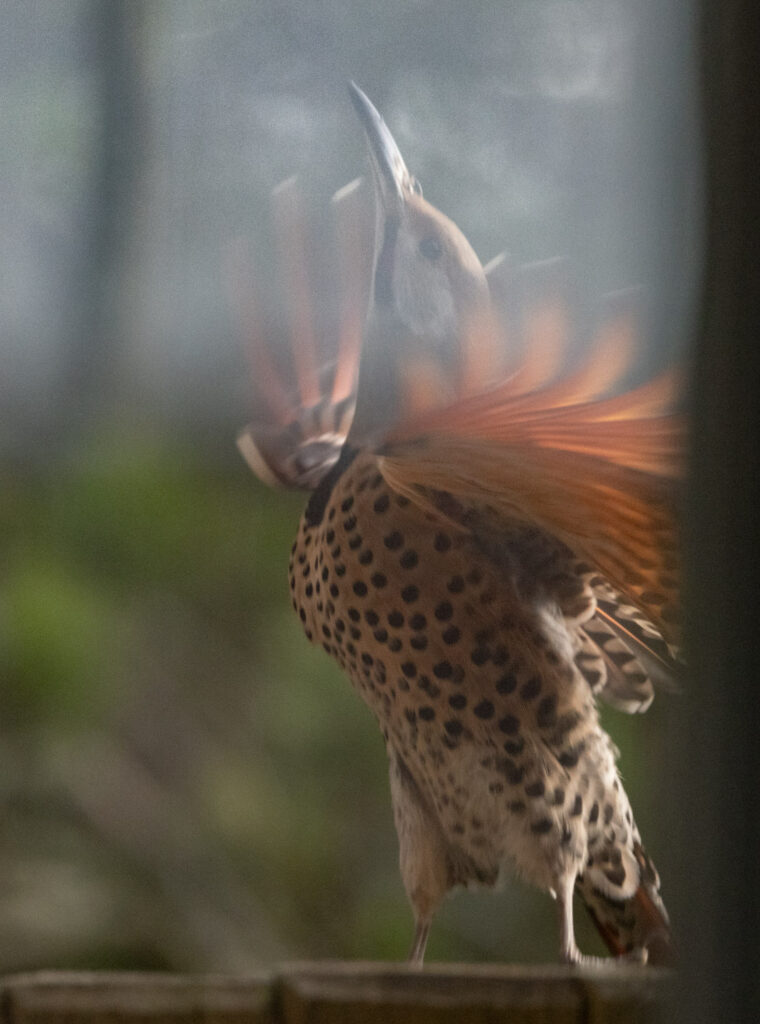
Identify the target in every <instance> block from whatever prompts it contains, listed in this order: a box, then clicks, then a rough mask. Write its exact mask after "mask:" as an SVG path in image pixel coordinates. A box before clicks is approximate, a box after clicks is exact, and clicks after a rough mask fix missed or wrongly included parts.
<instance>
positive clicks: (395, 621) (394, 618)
mask: <svg viewBox="0 0 760 1024" xmlns="http://www.w3.org/2000/svg"><path fill="white" fill-rule="evenodd" d="M388 624H389V625H391V626H393V628H394V629H400V628H401V626H403V625H404V616H403V615H402V614H401V612H399V611H392V612H389V613H388Z"/></svg>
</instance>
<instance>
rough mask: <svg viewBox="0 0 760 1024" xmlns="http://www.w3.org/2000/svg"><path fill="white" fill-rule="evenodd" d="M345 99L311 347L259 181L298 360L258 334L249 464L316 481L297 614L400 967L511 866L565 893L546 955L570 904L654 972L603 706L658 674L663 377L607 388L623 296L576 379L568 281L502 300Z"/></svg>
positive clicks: (666, 509)
mask: <svg viewBox="0 0 760 1024" xmlns="http://www.w3.org/2000/svg"><path fill="white" fill-rule="evenodd" d="M352 98H353V100H354V104H355V106H356V108H357V111H358V113H359V115H360V117H361V119H362V122H363V124H364V128H365V132H366V134H367V138H368V142H369V147H370V158H371V159H370V162H371V166H372V171H373V180H374V186H375V196H376V225H375V248H374V261H373V267H372V288H371V291H370V295H369V298H368V302H369V313H368V316H367V318H366V325H365V328H364V332H363V339H362V340H361V344H360V339H359V325H360V320H359V317H358V316H357V305H358V304H359V302H361V301H364V300H365V297H366V292H367V290H366V287H364V286H363V285H362V283H361V282H360V280H359V276H358V274H357V267H358V266H359V263H360V261H359V260H358V258H357V253H358V251H359V242H358V239H359V236H360V232H359V231H358V226H359V224H360V223H361V219H362V216H363V214H362V212H361V204H360V196H361V192H360V190H357V189H356V188H355V187H353V186H352V187H351V188H349V189H347V190H341V192H340V193H338V194H337V196H336V198H335V200H334V203H333V213H334V216H335V221H336V226H337V231H336V238H337V241H338V244H337V265H338V267H339V274H338V278H339V279H340V280H341V281H342V282H343V284H342V294H341V297H340V301H339V302H338V303H337V306H338V308H339V309H340V316H339V320H338V323H337V324H335V325H334V330H333V336H332V339H330V338H328V339H327V340H326V339H325V338H324V337H317V335H318V333H319V332H318V330H317V328H316V327H315V324H316V322H317V321H316V319H315V317H314V315H313V309H312V301H311V298H310V294H309V286H308V280H309V266H308V259H307V253H308V251H309V247H308V245H307V244H306V227H305V223H304V220H303V217H302V214H301V213H300V210H299V206H298V202H297V201H296V199H295V198H293V196H292V195H291V198H290V199H289V200H288V203H286V204H285V206H283V203H284V197H286V196H288V195H290V194H291V193H292V189H293V186H292V185H288V186H287V187H286V188H285V189H280V190H278V192H277V194H276V198H275V204H276V218H275V223H276V225H277V231H278V235H279V237H280V259H281V263H282V266H283V279H284V281H285V283H286V287H287V291H288V298H289V306H290V310H291V313H290V322H291V328H292V330H291V348H292V356H291V357H288V358H284V357H283V356H282V355H280V356H279V357H274V356H273V355H272V354H271V353H269V352H268V351H267V350H266V349H267V346H266V345H264V344H263V341H262V337H261V332H260V331H256V330H253V331H252V332H251V336H252V337H253V338H255V347H256V349H257V354H256V365H257V367H258V370H259V387H258V392H259V409H258V418H257V420H255V421H254V423H253V424H251V426H249V428H248V429H247V430H246V431H245V432H244V433H243V434H242V435H241V439H240V446H241V450H242V451H243V454H244V455H245V456H246V457H247V458H248V460H249V462H250V463H251V465H252V467H253V468H254V470H255V471H257V472H258V473H259V474H260V475H262V476H263V477H264V478H265V479H268V480H269V481H270V482H272V481H277V482H279V483H284V484H286V485H290V486H301V487H304V486H305V487H308V488H310V489H312V490H313V495H312V498H311V500H310V502H309V505H308V507H307V509H306V512H305V514H304V517H303V520H302V523H301V527H300V529H299V534H298V537H297V540H296V544H295V545H294V550H293V553H292V558H291V564H290V577H291V589H292V594H293V605H294V608H295V609H296V610H297V611H298V613H299V616H300V618H301V621H302V623H303V626H304V629H305V631H306V634H307V637H308V638H309V639H310V640H312V641H313V642H315V643H321V645H322V646H323V647H324V648H325V650H326V651H327V652H328V653H329V654H331V655H332V656H333V657H335V658H336V659H337V661H338V662H339V663H340V664H341V666H342V667H343V668H344V669H345V670H346V671H347V672H348V674H349V676H350V677H351V679H352V681H353V683H354V685H355V686H356V688H357V689H358V690H359V692H360V693H361V695H362V697H363V698H364V700H365V701H366V702H367V703H368V705H369V706H370V708H371V709H372V710H373V712H374V713H375V715H376V716H377V718H378V720H379V722H380V725H381V727H382V729H383V733H384V736H385V738H386V743H387V746H388V753H389V759H390V764H391V795H392V799H393V804H394V814H395V819H396V826H397V831H398V834H399V842H400V850H401V853H400V857H401V870H402V876H403V878H404V883H405V885H406V888H407V892H408V894H409V898H410V901H411V903H412V906H413V909H414V912H415V920H416V926H417V931H416V937H415V943H414V947H413V950H412V960H413V961H415V962H421V960H422V956H423V954H424V947H425V941H426V937H427V932H428V929H429V926H430V921H431V919H432V915H433V913H434V912H435V909H436V907H437V906H438V903H439V902H440V900H441V899H442V898H443V896H444V895H445V893H446V892H447V891H448V890H449V889H450V888H451V887H452V886H454V885H457V884H470V883H472V882H476V883H479V884H487V885H490V884H494V882H495V881H496V880H497V879H498V877H499V875H500V873H501V871H502V870H503V868H504V867H505V865H506V864H507V863H510V862H511V863H512V864H514V865H516V866H517V868H518V870H520V871H521V872H522V873H523V874H524V875H525V876H526V877H527V878H528V879H530V880H532V881H533V882H535V883H536V884H538V885H540V886H542V887H545V888H549V889H552V890H553V891H554V892H555V893H556V894H557V896H558V902H559V907H560V932H561V950H562V955H563V956H564V957H565V958H567V959H570V960H577V959H579V958H580V954H579V953H578V950H577V947H576V946H575V940H574V933H573V920H572V892H573V889H574V888H576V889H577V891H578V892H579V893H580V895H581V897H582V898H583V900H584V901H585V902H586V903H587V905H588V906H589V909H590V911H591V914H592V917H593V918H594V920H595V921H596V923H597V925H598V927H599V930H600V932H601V934H602V936H603V937H604V938H605V941H607V943H608V945H609V946H610V949H611V950H612V951H613V952H615V953H617V954H621V953H631V954H633V955H636V956H644V957H645V955H646V953H645V952H642V951H644V950H645V949H646V948H647V947H649V948H650V949H651V950H652V952H653V953H654V954H656V955H657V957H658V958H664V957H667V956H668V955H669V952H670V938H669V929H668V924H667V915H666V914H665V910H664V907H663V905H662V901H661V900H660V897H659V892H658V890H659V879H658V878H657V874H656V871H655V870H654V867H653V865H652V864H651V861H649V859H648V857H647V856H646V854H645V853H644V850H643V848H642V846H641V841H640V838H639V836H638V832H637V830H636V826H635V824H634V823H633V818H632V815H631V810H630V806H629V804H628V801H627V798H626V796H625V793H624V792H623V790H622V786H621V785H620V781H619V779H618V777H617V772H616V769H615V750H614V747H613V745H612V744H611V742H610V741H609V739H608V738H607V736H606V735H605V734H604V732H603V731H602V729H601V726H600V724H599V719H598V715H597V711H596V707H595V703H594V697H595V696H600V697H602V698H604V699H606V700H608V701H609V702H610V703H612V704H613V705H615V706H616V707H618V708H620V709H622V710H625V711H628V712H636V711H643V710H645V709H646V708H647V707H648V706H649V704H650V703H651V700H652V697H653V693H654V690H653V680H654V681H659V680H660V679H661V678H663V677H666V676H668V675H669V674H670V673H671V672H672V671H673V669H674V667H675V661H674V657H675V656H676V645H677V643H678V581H677V567H678V540H677V530H676V501H677V491H678V478H679V474H680V458H681V448H682V437H683V424H682V422H681V421H680V420H679V418H678V417H676V416H674V415H673V413H672V408H673V405H674V402H675V400H676V397H677V375H676V374H675V373H664V374H662V375H661V376H660V377H658V378H656V379H655V380H653V381H651V382H648V383H644V384H641V385H639V386H637V387H634V388H632V389H630V388H629V389H625V388H622V386H621V380H623V379H624V378H625V375H626V373H628V372H629V370H630V367H631V364H632V363H633V361H634V358H635V353H636V347H637V333H636V327H635V318H634V317H633V315H632V309H631V304H630V303H628V304H626V303H625V302H618V303H617V304H615V305H614V306H613V308H611V309H610V310H609V311H608V313H607V315H605V316H604V317H602V319H601V320H600V322H599V324H598V325H597V328H596V329H595V331H594V336H593V338H592V341H591V344H590V345H589V349H588V355H587V357H586V359H585V361H584V362H583V363H582V364H581V365H580V366H579V367H577V368H575V369H570V368H568V367H567V363H568V361H569V360H568V354H567V339H568V338H569V336H570V334H571V324H572V319H573V317H572V304H571V301H570V299H569V297H568V295H567V293H566V291H565V290H563V288H562V287H559V286H557V285H556V282H555V283H553V284H550V286H549V287H548V288H547V289H546V292H545V295H544V297H543V298H542V299H540V300H538V301H536V300H535V299H532V300H531V301H530V302H528V301H525V302H523V303H522V305H520V304H519V303H518V304H517V306H515V304H513V303H512V302H511V300H510V294H511V292H510V288H509V286H508V284H507V282H508V281H509V280H510V279H511V278H512V277H514V276H518V277H519V274H520V271H517V270H515V269H514V268H511V267H509V268H508V267H507V266H506V264H505V263H503V262H499V261H495V262H494V263H493V264H492V265H490V266H489V268H488V269H489V273H488V274H487V273H486V272H485V271H484V270H483V268H482V267H481V265H480V262H479V261H478V259H477V257H476V256H475V253H474V252H473V250H472V248H471V247H470V245H469V243H468V242H467V240H466V239H465V237H464V235H462V233H461V231H460V230H459V229H458V228H457V227H456V225H454V224H453V223H452V222H451V221H450V220H449V219H448V218H446V217H445V216H444V215H443V214H441V213H440V211H438V210H436V209H435V208H434V207H432V206H431V205H430V204H429V203H427V202H426V201H425V200H424V199H423V198H422V196H421V194H420V192H419V188H418V186H417V185H416V183H415V181H414V179H413V178H412V176H411V175H410V174H409V172H408V170H407V169H406V166H405V164H404V162H403V160H402V158H401V155H400V154H399V152H398V150H397V148H396V146H395V143H394V142H393V139H392V137H391V136H390V133H389V132H388V129H387V127H386V126H385V124H384V122H383V121H382V119H381V118H380V116H379V114H377V111H375V109H374V107H372V105H371V103H370V102H369V100H367V98H366V97H365V96H364V94H363V93H361V91H360V90H358V89H357V88H356V87H352ZM323 255H324V254H323ZM550 269H554V270H556V269H557V268H550ZM489 280H490V282H491V285H492V287H491V288H489ZM526 291H527V290H526ZM518 307H519V308H518ZM320 353H321V356H320ZM288 365H289V366H290V370H288ZM288 381H292V384H289V383H288Z"/></svg>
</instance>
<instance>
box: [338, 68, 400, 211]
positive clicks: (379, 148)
mask: <svg viewBox="0 0 760 1024" xmlns="http://www.w3.org/2000/svg"><path fill="white" fill-rule="evenodd" d="M348 91H349V93H350V96H351V100H352V102H353V104H354V107H355V108H356V112H357V114H358V115H359V117H360V119H361V122H362V127H363V128H364V134H365V135H366V137H367V144H368V147H369V156H370V163H371V165H372V176H373V178H374V180H375V188H376V190H377V197H378V201H379V203H380V204H381V206H382V207H383V208H385V209H386V210H389V208H391V207H393V206H398V204H399V203H403V202H404V199H405V198H406V196H407V195H408V194H409V193H410V192H412V191H414V188H415V184H414V178H413V177H412V176H411V174H410V173H409V171H408V170H407V167H406V164H405V163H404V158H403V157H402V156H401V153H400V152H399V148H398V146H397V145H396V141H395V139H394V138H393V136H392V135H391V133H390V131H389V129H388V125H387V124H386V123H385V121H384V120H383V119H382V117H381V116H380V114H379V113H378V111H377V109H376V107H375V105H374V104H373V103H372V101H371V100H370V99H369V97H368V96H366V95H365V94H364V93H363V92H362V90H361V89H360V88H359V86H358V85H357V84H356V83H355V82H349V84H348Z"/></svg>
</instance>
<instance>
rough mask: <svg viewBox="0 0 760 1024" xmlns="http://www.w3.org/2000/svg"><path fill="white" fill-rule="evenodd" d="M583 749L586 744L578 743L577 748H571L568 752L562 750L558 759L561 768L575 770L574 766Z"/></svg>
mask: <svg viewBox="0 0 760 1024" xmlns="http://www.w3.org/2000/svg"><path fill="white" fill-rule="evenodd" d="M585 749H586V744H585V743H579V744H578V745H577V746H575V747H571V749H570V750H563V751H562V753H561V754H560V755H559V758H558V760H559V763H560V764H561V765H562V767H563V768H575V766H576V765H577V764H578V759H579V757H580V756H581V754H582V753H583V751H584V750H585Z"/></svg>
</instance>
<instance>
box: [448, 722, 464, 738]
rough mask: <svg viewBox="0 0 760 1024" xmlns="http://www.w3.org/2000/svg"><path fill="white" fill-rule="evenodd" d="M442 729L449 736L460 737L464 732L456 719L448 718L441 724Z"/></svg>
mask: <svg viewBox="0 0 760 1024" xmlns="http://www.w3.org/2000/svg"><path fill="white" fill-rule="evenodd" d="M443 728H444V729H445V730H446V732H447V733H448V734H449V736H461V735H462V733H463V732H464V726H463V725H462V723H461V722H460V721H459V719H458V718H450V719H449V720H448V721H447V722H444V723H443Z"/></svg>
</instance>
